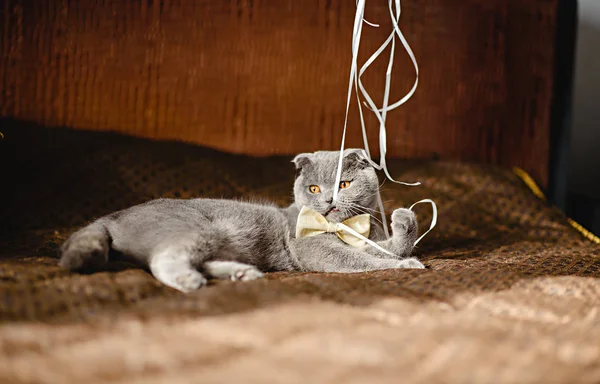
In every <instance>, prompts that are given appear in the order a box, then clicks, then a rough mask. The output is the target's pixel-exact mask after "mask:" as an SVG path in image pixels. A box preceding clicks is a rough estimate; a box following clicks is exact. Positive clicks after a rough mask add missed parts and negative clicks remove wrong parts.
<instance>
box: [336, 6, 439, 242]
mask: <svg viewBox="0 0 600 384" xmlns="http://www.w3.org/2000/svg"><path fill="white" fill-rule="evenodd" d="M365 5H366V0H357V2H356V15H355V17H354V28H353V32H352V62H351V66H350V80H349V84H348V97H347V100H346V116H345V118H344V130H343V133H342V143H341V147H340V156H339V161H338V167H337V172H336V179H335V185H334V186H333V200H334V201H336V200H337V195H338V192H339V185H340V181H341V177H342V161H343V157H344V146H345V142H346V130H347V127H348V112H349V109H350V100H351V98H352V86H353V83H354V86H355V90H356V98H357V103H358V110H359V114H360V124H361V128H362V135H363V142H364V145H365V148H364V150H361V151H360V152H361V154H362V156H363V157H364V158H365V159H366V160H367V161H368V162H369V163H370V164H371V165H372V166H373V167H374V168H375V169H377V170H383V172H384V173H385V176H386V177H387V178H388V179H389V180H390V181H392V182H394V183H397V184H403V185H408V186H417V185H420V184H421V183H419V182H415V183H406V182H402V181H397V180H394V178H393V177H392V176H391V175H390V173H389V171H388V169H387V163H386V153H387V134H386V128H385V122H386V118H387V112H388V111H391V110H393V109H395V108H398V107H399V106H401V105H402V104H404V103H405V102H406V101H408V100H409V99H410V98H411V97H412V96H413V94H414V93H415V91H416V90H417V86H418V84H419V66H418V65H417V60H416V58H415V55H414V53H413V52H412V49H411V48H410V46H409V45H408V42H407V41H406V39H405V38H404V35H403V34H402V31H400V27H399V26H398V22H399V20H400V14H401V11H402V9H401V5H400V0H389V2H388V6H389V10H390V17H391V21H392V25H393V31H392V33H391V34H390V35H389V37H388V38H387V39H386V41H385V42H384V43H383V44H382V45H381V46H380V47H379V48H378V49H377V50H376V51H375V53H373V54H372V55H371V57H369V59H368V60H367V61H366V62H365V64H363V66H362V67H361V68H360V71H358V72H357V68H358V49H359V47H360V37H361V33H362V24H363V22H365V23H366V24H368V25H371V26H374V27H378V25H376V24H373V23H369V22H368V21H367V20H365V19H364V13H365ZM394 5H395V11H394ZM396 35H397V36H398V38H399V39H400V42H401V43H402V46H403V47H404V49H405V50H406V52H407V53H408V55H409V57H410V59H411V61H412V63H413V65H414V67H415V73H416V78H415V83H414V85H413V87H412V88H411V90H410V91H409V92H408V93H407V94H406V95H405V96H404V97H402V98H401V99H400V100H398V101H396V102H395V103H392V104H391V105H389V104H388V103H389V94H390V86H391V81H392V68H393V65H394V64H393V63H394V51H395V48H396V40H395V37H396ZM390 44H391V51H390V59H389V62H388V67H387V71H386V79H385V90H384V94H383V105H382V108H380V109H379V108H377V106H376V105H375V102H374V101H373V99H372V98H371V97H370V95H369V93H368V92H367V90H366V89H365V87H364V86H363V84H362V81H361V77H362V75H363V74H364V73H365V71H366V70H367V68H368V67H369V66H370V65H371V64H372V63H373V62H374V61H375V60H376V59H377V58H378V57H379V55H381V53H382V52H383V51H384V50H385V49H386V48H387V47H388V45H390ZM359 90H360V93H361V94H362V96H363V97H364V99H365V101H364V103H365V105H366V106H367V108H368V109H370V110H371V111H372V112H373V113H374V114H375V117H376V118H377V120H378V121H379V151H380V159H379V164H377V163H375V162H374V161H373V160H372V159H371V153H370V150H369V142H368V139H367V129H366V126H365V122H364V115H363V111H362V105H361V102H360V94H359ZM426 201H427V202H430V203H431V204H432V206H433V218H432V222H431V223H432V224H431V227H430V228H429V229H428V230H427V231H426V232H425V233H424V234H423V235H421V237H419V239H417V241H416V242H415V245H416V244H417V243H418V242H419V241H420V240H421V239H422V238H423V236H425V235H426V234H427V233H429V231H431V230H432V229H433V227H434V226H435V224H436V223H437V207H436V206H435V203H434V202H433V201H432V200H430V199H425V200H421V201H419V202H418V203H415V204H414V205H416V204H419V203H421V202H426ZM377 204H378V206H379V211H380V213H381V220H382V224H383V229H384V232H385V236H386V237H387V238H388V239H389V237H390V234H389V230H388V226H387V219H386V216H385V210H384V207H383V202H382V200H381V194H380V193H379V190H378V191H377ZM414 205H413V206H412V207H414ZM412 207H411V209H412Z"/></svg>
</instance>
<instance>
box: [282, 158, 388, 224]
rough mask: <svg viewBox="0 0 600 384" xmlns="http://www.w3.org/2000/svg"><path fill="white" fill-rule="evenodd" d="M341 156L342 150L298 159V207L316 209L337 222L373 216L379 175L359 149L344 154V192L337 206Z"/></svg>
mask: <svg viewBox="0 0 600 384" xmlns="http://www.w3.org/2000/svg"><path fill="white" fill-rule="evenodd" d="M339 154H340V153H339V151H319V152H314V153H302V154H300V155H298V156H296V157H295V158H294V160H293V163H294V164H296V170H297V172H298V177H297V178H296V182H295V183H294V197H295V200H296V205H297V206H298V208H302V206H307V207H309V208H312V209H314V210H315V211H317V212H319V213H320V214H322V215H323V216H325V217H326V218H327V220H329V221H333V222H339V221H343V220H345V219H347V218H349V217H352V216H355V215H358V214H362V213H369V214H373V213H374V212H373V211H372V210H373V209H376V208H377V190H378V187H379V182H378V179H377V174H376V173H375V169H373V167H371V166H370V165H369V163H368V162H367V161H366V160H364V159H363V158H362V157H361V156H360V155H359V154H358V153H357V152H356V150H352V149H347V150H345V151H344V160H343V164H342V179H341V183H340V189H339V192H338V198H337V202H336V203H333V201H332V199H333V188H334V183H335V176H336V171H337V165H338V161H339Z"/></svg>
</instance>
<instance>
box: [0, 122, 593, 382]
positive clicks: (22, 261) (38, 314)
mask: <svg viewBox="0 0 600 384" xmlns="http://www.w3.org/2000/svg"><path fill="white" fill-rule="evenodd" d="M3 133H4V135H5V139H4V140H2V141H1V142H0V160H1V161H2V164H3V167H4V170H5V171H6V172H5V175H4V176H3V187H2V191H1V192H0V193H1V195H0V198H1V199H2V200H1V201H2V210H1V211H0V223H1V224H2V231H1V235H0V320H1V321H2V322H1V323H0V382H11V383H13V382H14V383H17V382H18V383H40V382H43V383H82V382H89V383H91V382H119V383H134V382H144V383H146V382H148V383H154V382H156V383H162V382H168V383H190V382H203V383H217V382H219V383H238V382H247V383H271V382H273V383H316V382H327V383H363V382H364V383H388V382H389V383H411V382H427V383H435V382H448V383H450V382H451V383H484V382H493V383H534V382H535V383H597V382H599V381H600V279H599V278H600V248H599V247H598V246H597V245H596V244H594V243H593V242H591V241H589V240H587V239H585V238H584V237H583V236H582V235H581V234H580V233H579V232H577V231H576V230H574V229H573V228H572V227H571V226H570V225H569V223H568V222H567V219H566V218H565V217H564V216H563V215H562V214H561V213H560V212H558V211H557V210H555V209H553V208H551V207H548V206H546V204H545V203H544V202H543V201H542V200H541V199H539V198H538V197H536V196H535V195H534V194H533V193H532V192H531V191H530V190H529V188H528V187H527V186H526V185H525V184H524V183H523V181H522V180H521V179H520V178H519V177H517V176H516V175H515V174H514V173H513V172H512V171H511V170H505V169H499V168H496V167H490V166H481V165H466V164H457V163H446V162H426V163H409V162H400V161H396V162H393V163H392V170H393V174H394V175H395V176H397V177H398V178H399V179H402V180H408V181H413V180H419V181H421V182H422V183H423V186H421V187H412V188H411V187H404V186H393V185H390V184H389V183H387V184H385V186H384V200H385V201H386V206H387V208H388V210H389V209H391V208H394V207H399V206H408V205H410V204H411V203H413V202H415V201H417V200H418V199H421V198H425V197H430V198H432V199H434V200H435V201H436V202H437V203H438V206H439V224H438V226H437V227H436V229H435V230H434V231H433V232H432V233H431V234H430V235H429V236H428V237H427V238H425V239H424V240H423V241H422V242H421V243H420V244H419V248H418V249H417V255H418V256H420V257H421V258H422V260H423V261H424V263H425V264H426V265H428V266H429V267H430V268H429V269H427V270H388V271H378V272H369V273H360V274H349V275H342V274H317V273H308V274H302V273H276V274H269V275H268V276H267V278H266V279H264V280H258V281H252V282H247V283H233V282H218V283H213V284H211V285H210V286H209V287H207V288H205V289H202V290H199V291H197V292H194V293H191V294H187V295H184V294H181V293H178V292H176V291H174V290H171V289H169V288H166V287H164V286H162V285H161V284H159V283H158V282H157V281H155V280H154V279H153V278H152V277H151V276H150V275H149V274H148V273H147V272H145V271H143V270H141V269H138V268H135V267H133V266H131V265H127V264H124V263H118V262H114V263H111V264H110V265H109V266H108V267H107V270H106V271H102V272H98V273H93V274H89V275H77V274H71V273H69V272H66V271H63V270H61V269H59V268H58V267H57V266H56V261H57V260H56V258H55V254H56V246H57V245H58V244H59V243H60V241H62V240H63V239H64V238H65V236H66V235H68V234H69V232H70V231H71V230H73V229H74V228H76V227H77V226H79V225H82V224H83V223H84V222H85V221H87V220H90V219H92V218H94V217H95V216H98V215H102V214H104V213H107V212H111V211H114V210H116V209H120V208H123V207H126V206H129V205H132V204H135V203H139V202H142V201H145V200H148V199H151V198H156V197H159V196H176V197H196V196H210V197H226V198H231V197H265V198H269V199H273V200H275V201H277V202H278V203H280V204H286V203H289V200H290V196H291V193H290V192H291V185H292V181H293V167H292V166H291V164H289V159H287V158H283V157H276V158H250V157H243V156H236V155H229V154H224V153H220V152H216V151H212V150H209V149H204V148H199V147H194V146H189V145H185V144H179V143H168V142H149V141H145V140H139V139H132V138H126V137H120V136H116V135H111V134H93V133H86V132H70V131H62V130H57V129H52V130H50V129H47V130H37V129H34V128H31V129H29V128H27V129H24V128H21V129H18V130H16V129H15V130H11V129H3ZM416 210H417V213H418V218H419V220H420V223H421V227H422V228H425V227H426V226H427V225H428V224H429V221H430V219H431V213H430V211H429V210H428V208H427V207H426V206H423V207H420V206H419V207H417V208H416Z"/></svg>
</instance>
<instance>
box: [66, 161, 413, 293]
mask: <svg viewBox="0 0 600 384" xmlns="http://www.w3.org/2000/svg"><path fill="white" fill-rule="evenodd" d="M338 154H339V152H328V151H321V152H315V153H308V154H300V155H298V156H296V157H295V158H294V160H293V162H294V164H295V165H296V169H297V178H296V181H295V183H294V196H295V202H294V203H293V204H292V205H290V206H289V207H287V208H278V207H276V206H275V205H270V204H259V203H250V202H241V201H234V200H217V199H189V200H184V199H158V200H152V201H149V202H147V203H144V204H140V205H137V206H134V207H131V208H128V209H125V210H122V211H118V212H115V213H113V214H110V215H107V216H104V217H102V218H100V219H98V220H96V221H94V222H93V223H91V224H90V225H88V226H86V227H84V228H82V229H80V230H79V231H77V232H75V233H74V234H72V235H71V236H70V238H69V239H68V240H67V241H66V242H65V243H64V244H63V245H62V247H61V259H60V262H59V264H60V265H61V266H62V267H64V268H68V269H72V270H81V269H88V268H98V267H100V266H102V265H103V264H104V263H106V262H107V261H108V257H109V249H112V250H114V251H117V252H119V253H120V254H122V255H123V256H125V257H127V258H130V259H133V260H135V261H137V262H139V263H141V264H143V265H145V266H147V267H149V269H150V271H151V272H152V274H153V275H154V276H155V277H156V278H157V279H158V280H160V281H161V282H162V283H164V284H166V285H168V286H170V287H173V288H175V289H178V290H180V291H184V292H188V291H191V290H194V289H197V288H199V287H201V286H203V285H205V284H206V277H212V278H218V279H231V280H252V279H256V278H260V277H262V272H261V271H292V270H297V271H316V272H340V273H348V272H360V271H367V270H377V269H390V268H423V265H422V264H421V263H420V262H419V261H418V260H416V259H414V258H410V259H405V258H406V257H408V256H410V254H411V252H412V248H413V244H414V241H415V239H416V236H417V221H416V217H415V215H414V213H413V212H412V211H410V210H407V209H403V208H401V209H397V210H396V211H394V212H393V214H392V231H393V236H392V238H391V239H389V240H384V239H383V231H382V229H381V227H380V226H379V225H378V223H377V221H376V219H375V218H373V219H372V230H371V234H370V236H369V237H370V238H371V239H372V240H374V241H377V242H378V243H379V244H380V245H381V246H382V247H383V248H384V249H387V250H388V251H390V252H392V253H394V254H395V255H397V258H390V256H388V255H386V254H384V253H382V252H380V251H378V250H377V249H375V248H373V247H370V246H368V245H367V246H365V247H364V248H360V249H359V248H354V247H351V246H349V245H347V244H345V243H343V242H342V241H341V240H339V239H338V238H337V237H336V235H335V234H323V235H319V236H315V237H311V238H303V239H296V238H295V237H294V233H295V227H296V220H297V218H298V213H299V210H300V208H301V207H302V206H303V205H306V206H308V207H310V208H312V209H314V210H316V211H317V212H319V213H321V214H323V215H325V216H326V218H327V219H328V220H329V221H332V222H340V221H343V220H345V219H347V218H349V217H351V216H354V215H356V214H360V213H370V214H372V217H373V216H375V215H376V209H377V200H376V198H377V197H376V196H377V190H378V179H377V175H376V174H375V170H374V169H373V168H372V167H371V166H370V165H369V164H368V163H367V162H366V161H365V160H364V159H362V158H361V157H360V155H359V154H358V153H356V150H346V152H345V154H344V162H343V167H342V169H343V172H342V180H343V181H351V184H350V187H349V188H346V189H340V191H339V194H338V201H337V204H336V206H334V205H333V204H332V201H331V198H332V194H333V188H332V187H333V183H334V182H335V171H336V167H337V161H338ZM311 185H318V186H319V187H320V188H321V193H319V194H313V193H311V192H310V191H309V187H310V186H311ZM332 208H335V209H336V210H335V211H331V210H332ZM205 276H206V277H205Z"/></svg>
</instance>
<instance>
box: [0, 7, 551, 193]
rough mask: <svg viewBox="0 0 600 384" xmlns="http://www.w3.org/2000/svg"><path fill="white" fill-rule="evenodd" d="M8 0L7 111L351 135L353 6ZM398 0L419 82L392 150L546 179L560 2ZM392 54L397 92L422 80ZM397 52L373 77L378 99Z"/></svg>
mask: <svg viewBox="0 0 600 384" xmlns="http://www.w3.org/2000/svg"><path fill="white" fill-rule="evenodd" d="M0 3H1V8H2V10H3V16H2V17H3V27H2V39H1V42H0V43H1V44H2V46H1V50H0V52H1V55H2V67H1V68H0V113H1V114H2V115H3V116H12V117H16V118H20V119H27V120H33V121H36V122H38V123H44V124H48V125H62V126H67V127H74V128H81V129H88V130H110V131H119V132H124V133H128V134H131V135H136V136H143V137H150V138H156V139H176V140H183V141H188V142H194V143H199V144H204V145H207V146H210V147H215V148H219V149H224V150H228V151H232V152H243V153H249V154H255V155H268V154H283V153H297V152H301V151H312V150H317V149H334V148H337V147H338V145H339V140H340V137H341V130H342V125H343V118H344V110H345V98H346V87H347V81H348V79H347V77H348V73H349V69H350V39H351V29H352V22H353V17H354V11H355V5H354V2H353V1H347V0H311V1H308V0H237V1H233V0H231V1H208V0H202V1H200V0H198V1H184V0H164V1H151V0H113V1H105V0H80V1H68V0H62V1H61V0H41V1H27V0H0ZM386 3H387V2H385V1H369V2H367V11H366V16H367V18H368V20H369V21H372V22H378V23H381V25H382V27H381V28H371V27H368V26H365V32H364V37H363V42H362V45H361V58H362V59H363V60H364V59H365V58H366V57H367V56H368V55H369V54H370V53H371V52H373V51H374V50H375V49H376V48H377V47H378V46H379V44H380V43H381V42H383V41H384V40H385V38H386V35H387V34H388V33H389V31H390V24H389V22H388V19H389V14H388V10H387V6H386ZM402 3H403V13H402V19H401V26H402V29H403V31H404V32H405V35H406V38H407V40H408V41H409V42H410V44H411V46H412V47H413V49H414V51H415V54H416V56H417V59H418V61H419V64H420V67H421V76H422V77H421V79H420V86H419V88H418V91H417V93H416V94H415V96H414V97H413V98H412V99H411V100H410V101H409V102H408V103H406V104H405V105H404V106H403V107H401V108H400V109H398V110H396V111H394V112H392V113H391V114H390V115H389V124H388V150H389V153H390V155H391V156H394V157H403V158H430V157H441V158H443V159H461V160H469V161H481V162H491V163H498V164H502V165H507V166H511V165H520V166H523V167H524V168H525V169H526V170H528V171H529V172H531V173H532V174H533V175H534V177H535V178H536V179H537V180H538V181H540V182H541V183H542V184H545V183H546V181H547V163H548V129H549V116H550V110H549V106H550V98H551V86H552V71H553V68H552V55H553V45H552V42H553V36H554V34H553V31H554V24H555V19H556V12H555V8H556V4H555V3H556V0H508V1H505V0H428V1H427V2H422V1H421V2H420V1H417V0H405V1H403V2H402ZM396 56H397V60H396V68H395V72H394V78H393V88H392V89H393V92H392V94H393V97H394V98H398V97H401V96H403V95H404V94H405V93H406V92H407V91H408V90H409V89H410V87H411V86H412V82H413V81H414V72H413V69H412V66H411V63H410V60H409V59H408V56H407V55H406V53H404V52H403V51H401V50H398V51H397V54H396ZM386 61H387V60H386V58H385V56H383V57H382V58H381V60H380V62H378V63H376V64H375V65H374V66H373V68H372V70H370V71H369V72H368V73H367V74H366V75H365V76H364V79H365V84H366V85H367V87H368V89H369V91H371V94H372V95H373V96H374V97H375V98H376V100H377V101H378V102H380V101H381V100H380V98H381V95H382V91H383V83H384V73H385V65H386ZM355 103H356V101H355V100H354V101H353V109H352V111H351V119H350V127H349V145H351V146H360V145H361V143H362V140H361V134H360V128H359V124H358V112H357V109H356V104H355ZM367 121H368V127H369V138H370V141H371V142H372V144H373V149H374V150H376V148H377V145H376V141H377V139H376V138H377V129H378V126H377V124H376V121H375V119H374V118H372V117H369V118H368V119H367Z"/></svg>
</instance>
